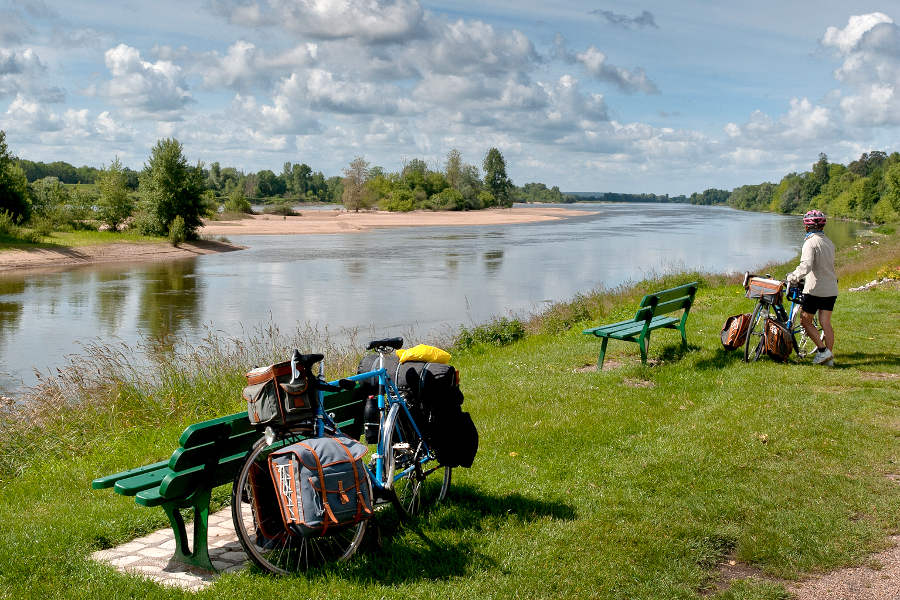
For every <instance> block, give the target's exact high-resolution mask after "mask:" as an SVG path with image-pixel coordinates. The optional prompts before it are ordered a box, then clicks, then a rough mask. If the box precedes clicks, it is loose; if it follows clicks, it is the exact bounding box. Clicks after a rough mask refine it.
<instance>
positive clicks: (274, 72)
mask: <svg viewBox="0 0 900 600" xmlns="http://www.w3.org/2000/svg"><path fill="white" fill-rule="evenodd" d="M851 5H852V6H853V7H852V8H850V6H851ZM895 20H900V5H898V3H897V2H896V0H892V1H888V0H881V1H879V2H870V1H868V0H856V1H855V2H853V3H850V2H847V1H846V0H808V1H807V0H803V1H799V0H798V1H791V2H784V1H783V0H759V1H757V2H753V3H743V5H741V6H737V3H731V2H727V3H719V2H711V1H709V0H679V1H678V2H672V1H670V0H638V1H634V2H633V1H630V0H607V1H604V0H597V1H582V0H556V1H554V2H552V3H551V2H546V3H544V2H533V1H531V0H516V1H511V0H498V1H493V0H483V1H480V2H475V1H472V0H196V1H195V0H177V1H175V0H155V1H153V2H146V1H144V0H120V1H118V2H114V3H113V2H108V1H105V0H104V1H101V0H76V1H75V2H71V0H70V1H67V2H62V1H56V0H0V129H3V130H5V131H6V132H7V141H8V143H9V146H10V148H11V150H12V151H13V152H14V153H15V154H17V155H18V156H21V157H23V158H28V159H31V160H42V161H47V162H49V161H53V160H65V161H67V162H70V163H73V164H76V165H82V164H88V165H92V166H98V167H99V166H102V165H104V164H108V163H109V162H110V161H111V160H112V159H113V158H114V157H115V156H119V157H120V158H121V159H122V161H123V162H124V163H125V164H126V165H128V166H131V167H132V168H135V169H139V168H141V167H142V166H143V164H144V162H145V160H146V159H147V156H148V155H149V152H150V149H151V147H152V146H153V144H154V143H155V142H156V140H157V139H159V138H161V137H172V136H174V137H176V138H177V139H178V140H180V141H181V142H182V144H183V145H184V148H185V154H186V156H187V157H188V159H189V160H190V161H191V162H195V161H204V162H205V163H207V164H208V163H210V162H212V161H219V162H220V163H221V164H222V165H223V166H235V167H237V168H239V169H242V170H253V171H256V170H259V169H263V168H267V169H271V170H273V171H275V172H276V173H278V172H280V171H281V165H282V164H283V163H284V162H285V161H291V162H305V163H307V164H309V165H310V166H311V167H312V168H313V169H314V170H321V171H323V172H324V173H325V174H326V175H337V174H340V171H341V170H342V169H343V168H344V167H345V166H346V165H347V164H348V163H349V162H350V161H351V160H353V158H354V157H356V156H364V157H365V158H366V159H367V160H368V161H370V162H371V163H372V164H375V165H380V166H383V167H385V168H386V169H388V170H396V169H398V168H400V166H401V165H402V164H403V162H404V161H407V160H409V159H411V158H423V159H425V160H426V161H427V162H428V163H429V164H431V165H432V166H435V167H437V166H441V165H443V162H444V159H445V157H446V155H447V152H448V151H449V150H450V149H451V148H456V149H458V150H459V151H460V152H461V153H462V156H463V159H464V160H465V161H466V162H470V163H474V164H477V165H480V164H481V160H482V158H483V157H484V154H485V152H486V150H487V149H488V148H489V147H491V146H496V147H498V148H499V149H500V150H501V152H503V154H504V156H505V157H506V160H507V164H508V170H509V174H510V176H511V177H512V179H513V180H514V182H515V183H517V184H520V185H521V184H524V183H526V182H529V181H542V182H545V183H547V184H548V185H558V186H559V187H560V188H561V189H562V190H563V191H618V192H654V193H670V194H680V193H688V194H689V193H691V192H694V191H701V190H703V189H706V188H708V187H720V188H726V189H731V188H733V187H735V186H738V185H743V184H746V183H759V182H761V181H765V180H774V181H777V180H778V179H780V178H781V176H782V175H783V174H785V173H786V172H789V171H792V170H798V171H802V170H809V168H810V165H811V164H812V163H813V162H815V160H816V159H817V156H818V154H819V152H825V153H826V154H828V156H829V158H830V159H831V160H833V161H838V162H844V163H846V162H848V161H849V160H853V159H854V158H856V157H858V156H859V154H860V153H862V152H864V151H869V150H873V149H881V150H887V151H895V150H896V151H900V144H898V143H897V142H898V133H900V89H898V88H900V27H898V25H897V24H896V23H895Z"/></svg>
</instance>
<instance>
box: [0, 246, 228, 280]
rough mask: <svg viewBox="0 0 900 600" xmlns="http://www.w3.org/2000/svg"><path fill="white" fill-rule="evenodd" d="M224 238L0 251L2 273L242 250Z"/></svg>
mask: <svg viewBox="0 0 900 600" xmlns="http://www.w3.org/2000/svg"><path fill="white" fill-rule="evenodd" d="M243 248H244V247H243V246H236V245H234V244H228V243H224V242H214V241H205V240H200V241H196V242H184V243H182V244H179V245H178V246H177V247H175V246H173V245H172V244H170V243H168V242H116V243H112V244H96V245H93V246H78V247H67V246H60V247H58V248H34V249H28V250H4V251H2V252H0V274H2V273H9V272H23V271H29V272H30V271H58V270H65V269H71V268H72V267H78V266H83V265H94V264H104V263H127V262H148V261H162V260H172V259H177V258H189V257H192V256H199V255H202V254H213V253H216V252H230V251H233V250H242V249H243Z"/></svg>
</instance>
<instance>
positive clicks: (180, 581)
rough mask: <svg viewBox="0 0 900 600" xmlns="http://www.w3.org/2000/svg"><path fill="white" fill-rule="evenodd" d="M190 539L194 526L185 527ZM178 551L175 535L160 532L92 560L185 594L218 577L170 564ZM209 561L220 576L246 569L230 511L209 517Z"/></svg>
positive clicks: (173, 562)
mask: <svg viewBox="0 0 900 600" xmlns="http://www.w3.org/2000/svg"><path fill="white" fill-rule="evenodd" d="M186 529H187V536H188V539H189V540H191V539H193V538H192V536H193V533H194V524H193V522H191V523H187V524H186ZM174 551H175V534H174V532H173V531H172V529H171V528H167V529H160V530H159V531H154V532H153V533H151V534H149V535H145V536H144V537H140V538H137V539H135V540H132V541H130V542H128V543H126V544H122V545H121V546H118V547H116V548H109V549H107V550H98V551H97V552H94V553H93V554H92V555H91V558H93V559H94V560H96V561H98V562H102V563H106V564H108V565H111V566H112V567H114V568H115V569H117V570H118V571H121V572H122V573H129V574H132V575H139V576H142V577H146V578H148V579H151V580H153V581H155V582H157V583H159V584H161V585H166V586H171V587H178V588H182V589H186V590H193V591H197V590H201V589H203V588H205V587H207V586H208V585H209V584H211V583H212V582H213V581H215V580H216V578H217V577H218V576H219V573H211V572H209V571H206V570H204V569H200V568H197V567H192V566H189V565H185V564H182V563H180V562H176V561H173V560H171V558H172V553H173V552H174ZM209 558H210V559H211V560H212V563H213V566H215V567H216V568H217V569H218V570H219V572H224V573H231V572H233V571H237V570H240V569H243V568H244V567H246V566H247V555H246V554H245V553H244V550H243V548H241V543H240V542H239V541H238V539H237V534H235V532H234V523H233V522H232V520H231V508H225V509H223V510H220V511H219V512H217V513H213V514H211V515H209Z"/></svg>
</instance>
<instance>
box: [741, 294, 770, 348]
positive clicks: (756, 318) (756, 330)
mask: <svg viewBox="0 0 900 600" xmlns="http://www.w3.org/2000/svg"><path fill="white" fill-rule="evenodd" d="M768 317H769V306H768V305H767V304H763V303H762V302H758V303H757V304H756V308H755V309H753V315H752V316H751V317H750V327H749V328H748V329H747V341H746V342H744V362H750V361H755V360H757V359H759V357H760V355H761V354H762V351H763V346H764V345H765V340H764V339H763V335H764V333H765V327H766V319H767V318H768Z"/></svg>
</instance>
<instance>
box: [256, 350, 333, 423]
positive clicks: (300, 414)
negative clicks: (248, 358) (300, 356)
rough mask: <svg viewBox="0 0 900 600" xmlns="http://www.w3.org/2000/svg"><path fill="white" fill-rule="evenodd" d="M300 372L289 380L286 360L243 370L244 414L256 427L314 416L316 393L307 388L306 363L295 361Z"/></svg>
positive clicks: (289, 369)
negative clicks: (245, 408)
mask: <svg viewBox="0 0 900 600" xmlns="http://www.w3.org/2000/svg"><path fill="white" fill-rule="evenodd" d="M297 369H298V370H299V373H300V376H299V377H298V378H297V379H296V380H295V381H294V383H290V381H291V363H290V362H289V361H286V362H281V363H277V364H274V365H269V366H267V367H259V368H256V369H253V370H252V371H250V372H249V373H247V387H245V388H244V391H243V396H244V400H246V401H247V416H248V418H249V419H250V422H251V423H253V424H254V425H256V426H258V427H265V426H266V425H278V426H280V425H292V424H294V423H297V422H299V421H303V420H305V419H309V418H311V417H314V416H315V414H316V406H315V402H316V393H315V392H314V391H312V390H310V386H309V374H308V373H307V372H306V367H304V366H303V365H302V364H299V363H298V364H297Z"/></svg>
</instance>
